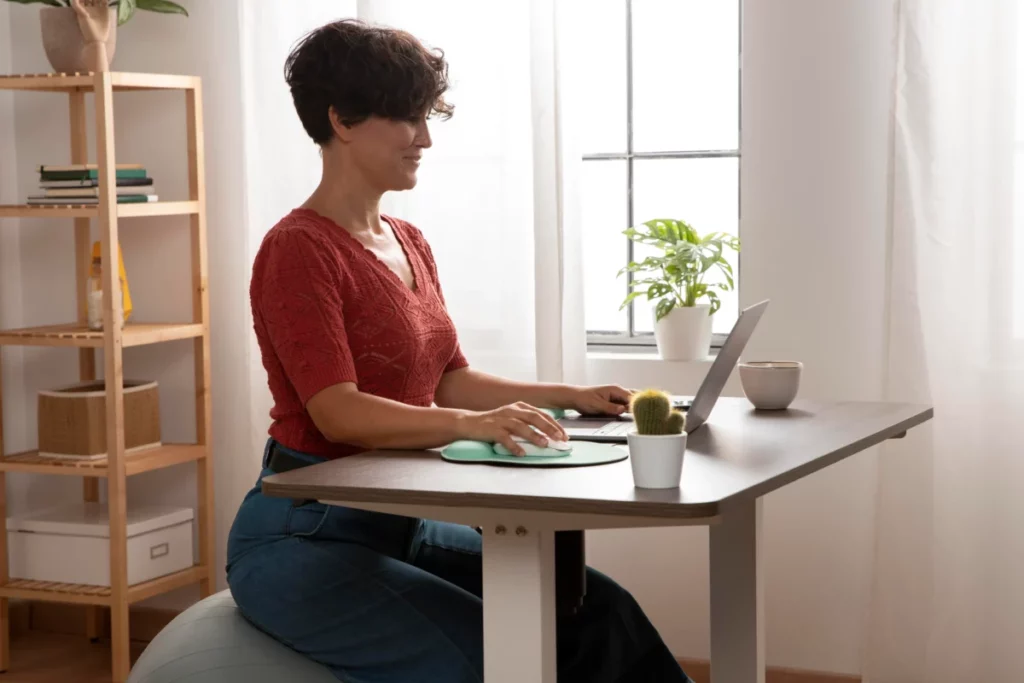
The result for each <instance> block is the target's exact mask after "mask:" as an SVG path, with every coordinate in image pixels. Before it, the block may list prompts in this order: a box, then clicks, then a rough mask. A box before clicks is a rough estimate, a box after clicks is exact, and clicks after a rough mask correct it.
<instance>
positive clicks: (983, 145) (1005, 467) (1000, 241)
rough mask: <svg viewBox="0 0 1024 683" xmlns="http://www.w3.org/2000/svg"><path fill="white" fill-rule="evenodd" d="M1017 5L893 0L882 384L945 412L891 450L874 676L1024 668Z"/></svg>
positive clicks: (893, 679)
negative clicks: (884, 378)
mask: <svg viewBox="0 0 1024 683" xmlns="http://www.w3.org/2000/svg"><path fill="white" fill-rule="evenodd" d="M1017 5H1018V3H1017V1H1016V0H899V2H897V13H898V18H897V35H896V44H895V47H896V56H897V58H896V65H897V67H896V74H895V79H894V92H895V98H894V112H893V135H892V141H891V142H892V154H893V157H892V159H893V164H892V177H891V197H892V203H891V251H890V277H891V282H890V285H891V296H890V310H889V321H890V324H889V335H888V336H889V339H888V351H889V358H888V377H887V393H888V398H890V399H893V400H911V401H920V402H927V403H930V404H931V405H933V406H934V408H935V419H934V420H933V421H932V422H930V423H929V424H928V426H927V427H925V428H923V429H915V430H913V431H912V432H911V434H910V436H909V437H908V438H907V439H906V440H904V441H902V442H893V443H891V444H890V445H888V446H886V447H885V448H884V449H883V452H882V458H881V462H880V470H879V473H880V476H879V490H878V508H877V518H876V524H877V548H876V550H877V552H876V557H875V574H874V593H873V599H872V604H871V605H870V610H869V614H868V618H867V620H866V629H867V632H866V638H865V643H866V652H865V667H864V672H865V680H866V681H868V683H897V682H899V683H902V682H904V681H906V682H908V683H909V682H917V681H921V682H924V681H979V682H980V681H984V682H986V683H1004V682H1005V683H1011V682H1014V683H1015V682H1018V681H1021V680H1024V530H1022V527H1021V522H1022V521H1024V496H1022V495H1021V488H1022V484H1024V447H1022V444H1024V325H1022V324H1021V322H1022V321H1024V287H1022V284H1024V272H1022V270H1024V259H1022V258H1021V255H1022V253H1024V251H1022V245H1024V230H1022V223H1021V220H1020V218H1019V217H1020V216H1021V211H1020V209H1021V208H1022V207H1021V204H1020V202H1021V200H1022V199H1024V178H1022V177H1021V175H1022V173H1024V165H1020V164H1017V165H1016V167H1015V147H1016V145H1017V144H1018V143H1017V142H1016V141H1017V139H1019V138H1020V137H1021V135H1020V134H1019V133H1018V130H1024V129H1021V128H1020V127H1018V125H1017V121H1019V120H1024V116H1022V114H1021V113H1020V112H1021V108H1020V106H1019V105H1018V100H1019V97H1020V96H1019V94H1018V92H1017V90H1018V84H1020V83H1021V82H1022V78H1024V73H1022V71H1021V68H1020V66H1019V65H1020V63H1021V62H1020V59H1019V57H1018V54H1017V43H1018V39H1019V38H1020V37H1021V36H1020V33H1019V30H1020V29H1019V28H1018V27H1019V21H1018V20H1019V17H1018V15H1017V12H1018V6H1017ZM1015 178H1016V180H1015ZM1015 198H1016V200H1017V202H1018V206H1017V207H1016V216H1017V218H1016V219H1015V206H1014V203H1015Z"/></svg>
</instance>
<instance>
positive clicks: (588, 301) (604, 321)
mask: <svg viewBox="0 0 1024 683" xmlns="http://www.w3.org/2000/svg"><path fill="white" fill-rule="evenodd" d="M580 189H581V190H582V193H583V195H582V196H583V197H584V198H585V199H584V201H583V202H582V204H583V285H584V290H585V291H584V295H583V298H584V305H585V307H586V312H585V318H586V324H587V330H588V331H590V332H626V331H627V329H628V328H627V319H626V311H625V309H623V310H621V311H620V310H619V306H620V305H621V304H622V300H623V299H624V298H625V297H626V276H625V275H623V276H622V277H616V273H618V272H619V270H621V269H622V267H623V266H625V265H626V243H627V241H628V240H627V239H626V237H625V236H624V235H623V234H622V231H623V230H625V229H626V225H627V222H628V217H627V211H626V192H627V189H626V162H625V161H605V160H600V161H585V162H583V178H582V187H581V188H580Z"/></svg>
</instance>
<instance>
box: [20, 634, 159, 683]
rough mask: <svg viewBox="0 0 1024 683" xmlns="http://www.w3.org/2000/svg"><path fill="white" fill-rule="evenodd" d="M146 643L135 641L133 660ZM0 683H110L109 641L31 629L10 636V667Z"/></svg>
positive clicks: (133, 644)
mask: <svg viewBox="0 0 1024 683" xmlns="http://www.w3.org/2000/svg"><path fill="white" fill-rule="evenodd" d="M144 647H145V644H144V643H137V644H136V643H132V661H133V662H134V661H135V659H136V658H137V657H138V656H139V655H140V654H141V653H142V649H143V648H144ZM0 683H110V644H109V643H108V642H106V641H102V640H101V641H99V642H96V643H90V642H89V641H88V639H86V638H84V637H83V636H66V635H61V634H57V633H45V632H42V631H28V632H26V633H24V634H21V635H18V636H15V637H13V638H12V639H11V668H10V669H8V670H7V673H0Z"/></svg>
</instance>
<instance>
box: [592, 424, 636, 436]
mask: <svg viewBox="0 0 1024 683" xmlns="http://www.w3.org/2000/svg"><path fill="white" fill-rule="evenodd" d="M635 428H636V426H635V425H634V424H633V423H632V422H609V423H608V424H606V425H604V426H603V427H599V428H598V429H595V430H594V434H596V435H598V436H625V435H626V434H629V433H630V432H631V431H633V430H634V429H635Z"/></svg>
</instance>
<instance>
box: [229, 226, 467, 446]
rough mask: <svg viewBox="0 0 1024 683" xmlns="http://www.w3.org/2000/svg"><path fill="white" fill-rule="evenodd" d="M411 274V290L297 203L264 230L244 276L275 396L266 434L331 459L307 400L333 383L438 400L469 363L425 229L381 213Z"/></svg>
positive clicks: (413, 400) (424, 402)
mask: <svg viewBox="0 0 1024 683" xmlns="http://www.w3.org/2000/svg"><path fill="white" fill-rule="evenodd" d="M384 218H385V220H387V222H388V223H389V224H390V225H391V227H392V229H393V230H394V233H395V236H396V237H397V238H398V240H399V242H401V244H402V247H403V248H404V250H405V254H406V257H407V258H408V260H409V265H410V266H411V268H412V272H413V275H414V276H415V283H416V284H415V291H414V290H412V289H410V288H409V287H407V286H406V285H405V283H403V282H402V280H401V279H400V278H399V277H398V275H396V274H395V273H394V272H392V271H391V270H390V269H389V268H388V267H387V266H386V265H384V262H383V261H381V260H380V259H379V258H377V256H376V255H375V254H374V253H373V252H371V251H370V250H368V249H366V248H365V247H364V246H363V245H362V244H361V243H360V242H358V241H357V240H356V239H355V238H354V237H353V236H352V235H350V234H349V233H348V231H346V230H345V229H343V228H341V227H340V226H338V225H337V224H335V223H334V222H333V221H331V220H329V219H327V218H324V217H323V216H320V215H319V214H317V213H316V212H314V211H311V210H308V209H295V210H294V211H292V212H291V213H289V214H288V215H287V216H285V217H284V218H283V219H281V221H280V222H278V224H277V225H275V226H274V227H273V228H272V229H271V230H270V231H269V232H268V233H267V235H266V236H265V237H264V239H263V243H262V245H261V246H260V250H259V252H258V254H257V256H256V260H255V263H254V265H253V273H252V281H251V283H250V290H249V295H250V302H251V305H252V314H253V326H254V328H255V332H256V339H257V341H258V342H259V347H260V352H261V355H262V358H263V367H264V368H266V371H267V378H268V382H269V384H270V392H271V394H272V396H273V399H274V407H273V408H272V410H271V411H270V417H271V419H272V424H271V426H270V435H271V436H272V437H273V438H275V439H276V440H277V441H279V442H280V443H281V444H282V445H283V446H286V447H288V448H292V449H294V450H298V451H302V452H306V453H313V454H317V455H322V456H326V457H329V458H337V457H342V456H346V455H351V454H353V453H356V452H358V451H359V450H360V449H359V448H357V447H355V446H351V445H347V444H333V443H331V442H329V441H327V439H325V438H324V436H323V435H322V434H321V433H320V431H319V430H318V429H317V428H316V425H314V424H313V421H312V419H311V418H310V417H309V414H308V413H307V412H306V409H305V405H306V402H307V401H308V400H309V399H310V398H311V397H313V395H315V394H316V393H317V392H319V391H320V390H322V389H325V388H327V387H329V386H331V385H333V384H339V383H341V382H355V383H356V384H357V385H358V387H359V390H360V391H362V392H364V393H368V394H373V395H375V396H381V397H384V398H389V399H392V400H395V401H401V402H403V403H407V404H409V405H414V406H429V405H431V404H432V403H433V401H434V392H435V391H436V389H437V385H438V382H440V380H441V376H442V375H443V374H444V373H445V372H448V371H451V370H455V369H458V368H461V367H463V366H465V365H467V362H466V359H465V357H464V356H463V355H462V352H461V350H460V348H459V344H458V340H457V338H456V333H455V327H454V325H453V324H452V321H451V318H449V316H448V312H447V310H446V308H445V303H444V296H443V295H442V293H441V285H440V283H439V282H438V277H437V267H436V265H435V263H434V257H433V254H432V253H431V250H430V245H428V244H427V241H426V240H425V239H424V237H423V235H422V233H420V231H419V230H417V229H416V228H415V227H413V226H412V225H410V224H409V223H406V222H404V221H400V220H396V219H394V218H389V217H384Z"/></svg>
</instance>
